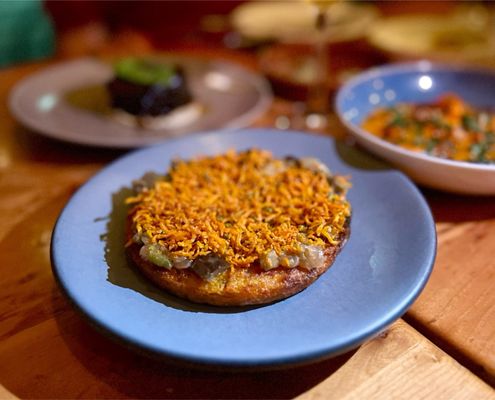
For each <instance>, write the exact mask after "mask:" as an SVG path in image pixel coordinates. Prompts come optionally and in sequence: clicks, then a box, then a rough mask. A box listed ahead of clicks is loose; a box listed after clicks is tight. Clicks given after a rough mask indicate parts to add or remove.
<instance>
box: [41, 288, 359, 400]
mask: <svg viewBox="0 0 495 400" xmlns="http://www.w3.org/2000/svg"><path fill="white" fill-rule="evenodd" d="M55 295H58V293H56V292H54V296H55ZM56 301H57V302H58V303H59V302H60V299H57V300H56ZM56 322H57V324H58V328H59V331H60V334H61V336H62V339H63V340H64V342H65V343H66V345H67V347H68V349H69V350H70V352H71V354H72V355H73V356H74V357H76V358H77V360H78V361H79V363H80V364H81V365H82V366H83V367H84V368H85V369H86V370H87V371H88V372H89V373H91V374H92V375H93V376H94V378H95V381H97V382H100V383H101V384H97V385H96V387H95V388H93V389H88V391H87V392H86V393H85V396H87V397H97V396H102V397H115V396H116V394H119V397H130V398H171V399H183V398H201V399H232V398H236V399H261V398H262V399H288V398H294V397H296V396H298V395H299V394H301V393H304V392H306V391H307V390H309V389H311V388H313V387H314V386H315V385H317V384H318V383H320V382H322V381H323V380H325V379H326V378H328V377H329V376H330V375H331V374H333V373H335V372H336V371H337V370H338V369H339V368H340V367H342V366H343V365H344V364H345V363H346V362H347V361H348V360H349V359H350V358H351V357H352V355H353V354H354V353H355V351H352V352H348V353H346V354H344V355H341V356H338V357H335V358H332V359H329V360H325V361H320V362H316V363H313V364H308V365H305V366H298V367H286V368H283V369H278V370H271V371H270V370H264V371H259V370H258V371H257V370H242V369H226V368H223V369H214V367H209V368H206V367H200V366H197V365H196V366H195V365H192V364H182V363H180V362H179V361H176V360H171V359H167V358H161V359H155V358H151V357H149V356H147V355H144V354H140V353H138V352H135V351H132V350H130V349H128V348H125V347H124V346H122V345H120V344H119V343H115V342H114V341H112V340H110V339H108V338H107V337H105V336H103V335H100V334H99V333H98V332H97V331H95V330H94V329H92V328H91V327H90V326H89V325H88V324H87V323H85V322H84V321H83V319H82V318H80V317H78V316H77V315H76V314H75V313H73V312H70V311H67V312H65V313H64V314H62V315H59V316H56ZM77 368H78V367H77ZM52 372H53V371H47V372H46V373H47V375H49V374H50V373H52ZM64 373H65V372H64V370H63V369H61V370H58V371H57V375H58V377H57V379H56V380H57V381H63V379H64ZM70 373H74V371H73V369H70V370H68V371H67V374H70ZM72 379H73V378H72ZM88 383H89V382H88ZM66 386H67V385H64V388H66ZM99 386H101V387H104V388H105V389H102V388H101V387H99ZM107 386H109V388H107ZM56 390H57V387H56V385H55V386H54V387H53V388H52V394H53V395H54V396H57V395H58V396H62V395H63V397H67V398H71V397H73V396H76V395H77V393H67V392H64V393H57V392H56ZM102 390H103V391H106V392H108V394H106V396H105V394H104V393H102ZM93 391H94V392H93Z"/></svg>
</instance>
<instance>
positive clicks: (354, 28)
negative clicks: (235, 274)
mask: <svg viewBox="0 0 495 400" xmlns="http://www.w3.org/2000/svg"><path fill="white" fill-rule="evenodd" d="M494 5H495V4H494V3H492V2H476V1H469V2H460V1H346V2H338V3H337V4H335V5H333V6H332V7H331V9H330V8H329V12H328V15H329V17H328V23H327V28H326V33H325V37H326V47H327V50H328V52H329V54H330V55H331V57H329V64H328V68H329V70H330V71H331V73H330V74H328V82H327V84H328V87H329V89H330V90H333V89H335V87H337V86H338V85H339V84H341V83H342V82H343V81H344V80H345V79H346V78H348V77H349V76H352V75H353V74H354V73H356V72H359V71H360V70H362V69H363V68H366V67H369V66H371V65H377V64H381V63H385V62H387V61H396V60H404V59H416V58H430V59H435V60H442V61H447V62H458V63H459V62H460V63H469V64H481V65H485V66H486V65H488V66H492V65H494V62H493V60H494V56H495V50H494V49H495V45H494V42H495V40H494V38H495V34H494V32H495V30H494V11H493V9H494ZM0 20H1V23H0V31H1V32H2V35H0V37H1V38H2V39H1V43H0V47H1V51H0V66H1V67H6V66H9V65H12V64H16V63H20V62H25V61H29V60H36V59H41V58H46V57H52V56H55V57H56V58H58V59H67V58H75V57H80V56H88V55H96V56H98V55H107V56H108V55H117V56H118V55H127V54H143V53H148V52H154V51H176V50H177V49H180V50H187V51H194V50H198V49H201V51H203V52H204V51H207V50H208V49H212V50H225V51H232V50H234V51H235V53H237V54H238V55H242V54H243V53H248V54H249V55H250V56H251V57H252V55H253V54H254V55H255V59H256V63H257V66H258V67H259V68H260V70H261V72H262V73H264V74H265V75H266V76H267V77H268V78H269V79H270V81H271V83H272V85H273V87H274V91H275V93H276V94H278V95H282V96H289V97H292V98H303V97H304V96H305V91H306V87H307V86H308V85H311V83H312V82H313V81H314V80H315V79H316V77H315V75H316V66H315V63H314V60H313V59H312V57H311V55H312V53H313V48H312V45H313V42H314V38H315V29H314V15H312V11H311V5H310V4H309V3H308V2H305V1H300V0H294V1H278V2H269V1H259V2H256V1H251V2H248V1H238V0H231V1H91V2H90V1H55V0H47V1H41V0H31V1H2V2H0ZM226 54H227V52H226ZM216 55H218V53H217V54H216Z"/></svg>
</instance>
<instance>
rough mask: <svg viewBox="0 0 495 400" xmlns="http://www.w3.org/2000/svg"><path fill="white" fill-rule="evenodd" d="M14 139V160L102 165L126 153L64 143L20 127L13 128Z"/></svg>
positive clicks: (119, 150) (120, 150)
mask: <svg viewBox="0 0 495 400" xmlns="http://www.w3.org/2000/svg"><path fill="white" fill-rule="evenodd" d="M14 137H15V138H14V148H13V151H14V152H15V153H16V154H15V158H16V159H21V160H29V161H37V162H49V163H53V164H56V165H69V166H71V165H78V164H94V163H96V164H103V163H107V162H110V161H112V160H114V159H115V158H117V157H119V156H121V155H122V154H124V153H125V152H126V150H122V149H116V148H115V149H114V148H98V147H93V146H86V145H82V144H73V143H69V142H64V141H61V140H58V139H54V138H49V137H46V136H44V135H40V134H39V133H36V132H35V131H33V130H30V129H28V128H25V127H23V126H21V125H17V126H16V127H15V128H14Z"/></svg>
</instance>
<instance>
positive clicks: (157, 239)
mask: <svg viewBox="0 0 495 400" xmlns="http://www.w3.org/2000/svg"><path fill="white" fill-rule="evenodd" d="M336 178H338V179H341V182H342V181H344V182H346V181H345V180H344V178H342V177H333V178H332V177H328V176H327V175H326V174H325V173H323V172H321V171H315V170H311V169H308V168H304V167H302V166H301V165H300V164H297V163H292V164H288V163H287V162H285V161H283V160H277V159H274V158H273V157H272V155H271V153H269V152H267V151H263V150H256V149H253V150H249V151H245V152H240V153H236V152H235V151H229V152H227V153H225V154H222V155H217V156H214V157H202V158H198V159H195V160H192V161H183V160H178V161H175V162H174V163H173V165H172V169H171V170H170V171H169V174H168V175H167V179H166V180H163V181H158V182H156V183H155V185H154V187H153V188H152V189H149V190H146V191H144V192H142V193H140V194H138V195H137V196H135V197H132V198H128V199H127V203H128V204H132V205H133V208H132V209H131V210H130V216H131V218H132V221H133V227H134V233H136V234H137V235H139V236H141V237H143V236H144V237H146V238H147V240H148V241H149V242H150V243H158V244H160V245H162V246H164V247H165V248H166V249H168V251H169V253H170V255H171V256H172V257H187V258H188V259H191V260H194V259H196V258H197V257H198V256H201V255H206V254H209V253H215V254H217V255H218V256H220V257H223V258H224V259H225V260H226V261H227V262H228V263H229V264H230V265H231V266H232V267H248V266H250V265H251V264H253V263H256V262H258V261H259V259H260V258H261V257H262V256H264V255H266V254H267V253H268V252H269V251H271V250H274V251H275V252H276V253H277V254H279V255H280V254H283V253H285V254H295V253H297V252H298V251H299V249H300V248H299V246H300V244H311V245H318V246H321V247H328V246H330V245H337V244H338V243H339V241H340V240H342V233H343V232H344V230H345V229H346V224H347V222H348V221H347V219H348V218H349V217H350V214H351V208H350V204H349V203H348V202H347V200H346V199H345V191H343V192H341V191H338V190H335V186H334V185H333V184H332V180H333V181H334V180H335V179H336Z"/></svg>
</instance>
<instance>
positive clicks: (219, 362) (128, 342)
mask: <svg viewBox="0 0 495 400" xmlns="http://www.w3.org/2000/svg"><path fill="white" fill-rule="evenodd" d="M253 131H264V132H266V131H268V132H269V134H276V135H280V136H286V135H287V134H289V135H300V136H304V137H308V136H310V137H311V136H313V137H314V138H315V139H324V140H328V141H329V142H331V141H333V140H332V138H330V137H325V136H322V135H318V134H314V133H306V132H298V131H280V130H277V129H270V128H249V129H243V130H236V131H233V132H230V133H228V132H226V131H224V130H212V131H205V132H198V133H194V134H191V135H187V136H186V137H176V138H171V139H169V140H167V141H166V142H162V143H159V144H155V145H152V146H147V147H143V148H139V149H137V150H135V151H131V152H128V153H126V154H124V155H123V156H120V157H118V158H116V159H115V160H113V161H112V162H110V163H108V164H106V165H105V166H104V167H102V169H101V170H100V171H98V172H97V173H96V174H94V175H92V176H91V178H89V179H88V180H87V181H86V182H85V183H84V184H82V185H81V186H80V187H79V188H78V189H77V190H76V191H75V192H74V193H73V195H72V196H71V198H70V199H69V200H68V202H67V203H66V204H65V205H64V207H63V209H62V210H61V212H60V214H59V216H58V218H57V221H56V223H55V226H54V229H53V231H52V236H51V245H50V260H51V268H52V273H53V275H54V277H55V280H56V282H57V285H58V287H59V288H60V289H61V291H62V292H63V294H64V295H65V297H66V298H67V299H68V300H69V301H70V303H71V304H72V306H73V307H74V308H75V309H76V310H77V311H78V313H79V314H80V315H82V316H83V318H84V319H85V320H86V321H88V322H89V323H90V325H92V326H93V327H96V329H97V330H98V331H100V332H102V333H103V334H104V335H106V336H109V337H110V338H112V339H115V340H116V341H117V342H119V343H121V344H123V345H124V346H127V347H131V348H133V349H136V350H138V351H142V352H144V353H146V354H151V355H155V356H159V357H170V358H171V359H172V360H180V361H185V362H188V363H191V364H195V365H205V366H226V367H240V368H244V367H246V368H268V369H271V368H278V367H285V366H287V367H290V366H296V365H304V364H307V363H312V362H317V361H320V360H324V359H328V358H332V357H335V356H337V355H339V354H342V353H345V352H347V351H349V350H351V349H353V348H355V347H356V346H358V345H360V344H362V343H363V342H364V341H366V340H370V339H371V338H373V337H374V336H376V335H377V334H379V333H380V332H382V331H383V330H384V329H386V328H387V327H388V326H389V325H390V324H391V323H393V322H394V321H396V320H397V319H399V318H400V317H401V316H402V315H403V314H404V313H405V312H406V311H407V310H408V309H409V307H410V306H411V305H412V304H413V303H414V301H415V300H416V299H417V298H418V296H419V295H420V294H421V292H422V290H423V289H424V287H425V285H426V283H427V282H428V279H429V277H430V275H431V273H432V270H433V266H434V262H435V259H436V254H437V234H436V228H435V222H434V218H433V215H432V213H431V210H430V207H429V206H428V203H427V202H426V200H425V198H424V197H423V195H422V194H421V192H420V190H419V189H418V188H417V186H416V185H414V183H413V182H412V181H411V180H410V179H409V178H408V177H407V176H406V175H405V174H403V173H402V172H400V171H397V170H394V169H391V170H387V173H392V174H394V175H395V176H396V177H397V178H399V179H400V180H401V181H402V182H403V183H404V184H405V185H407V186H408V187H409V188H410V189H412V191H413V192H414V194H415V198H416V200H417V201H419V205H420V206H421V209H422V211H423V212H425V216H426V217H427V222H428V224H427V225H428V229H427V231H428V233H429V234H430V235H431V237H432V239H433V242H432V243H431V246H432V249H431V252H430V253H429V254H427V256H425V258H427V259H428V262H427V263H425V264H424V266H423V268H422V269H421V273H420V274H418V276H417V277H416V279H415V281H414V282H415V285H414V287H413V288H411V289H410V291H409V293H407V295H406V296H402V297H401V301H400V302H399V303H397V304H395V305H394V307H392V308H391V311H389V312H388V313H387V315H386V316H385V317H383V318H381V319H380V320H376V321H374V324H373V329H365V330H364V331H363V332H362V333H361V334H360V335H357V336H356V337H355V338H354V339H353V340H351V341H349V340H345V338H344V340H342V341H341V342H342V343H337V344H334V345H332V346H326V347H323V348H320V349H319V350H315V351H311V352H308V351H304V352H302V353H301V354H298V355H290V356H280V357H271V358H264V359H247V360H246V359H230V358H225V357H221V356H220V357H206V356H202V355H200V356H195V355H192V354H190V353H187V352H181V351H174V349H170V348H169V349H163V348H160V347H159V346H156V345H148V344H146V343H144V342H143V341H140V340H139V339H136V338H134V337H132V336H129V335H127V334H126V333H125V332H122V331H118V330H116V329H114V328H112V326H110V325H108V324H106V323H105V321H100V320H98V319H97V318H95V317H94V315H92V313H91V311H88V310H85V309H84V307H82V306H81V304H79V302H78V299H75V298H74V295H73V294H71V293H70V290H69V289H68V288H67V287H66V285H65V284H64V281H63V278H62V277H61V275H60V273H59V271H58V267H57V266H56V264H57V260H56V259H57V255H56V252H57V250H56V246H55V245H54V243H55V242H56V241H55V239H56V237H57V234H58V230H59V229H60V224H61V221H62V219H63V217H64V215H65V214H66V212H68V211H67V210H69V208H70V207H71V202H72V200H73V198H75V197H76V196H80V195H81V192H83V191H84V190H86V189H85V188H87V187H88V186H90V185H91V184H92V182H93V181H94V180H96V179H97V178H98V177H99V176H101V175H104V174H105V173H106V172H107V169H108V168H109V167H110V166H115V165H117V164H118V163H121V162H125V161H126V160H127V159H129V158H132V157H135V156H137V155H139V154H141V153H146V152H147V151H148V150H150V149H153V148H158V147H162V146H166V145H167V144H168V143H169V142H175V141H182V140H184V139H187V140H193V141H195V140H197V139H198V138H202V137H205V136H218V135H232V134H238V135H245V134H247V133H248V132H253ZM363 172H364V171H363Z"/></svg>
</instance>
